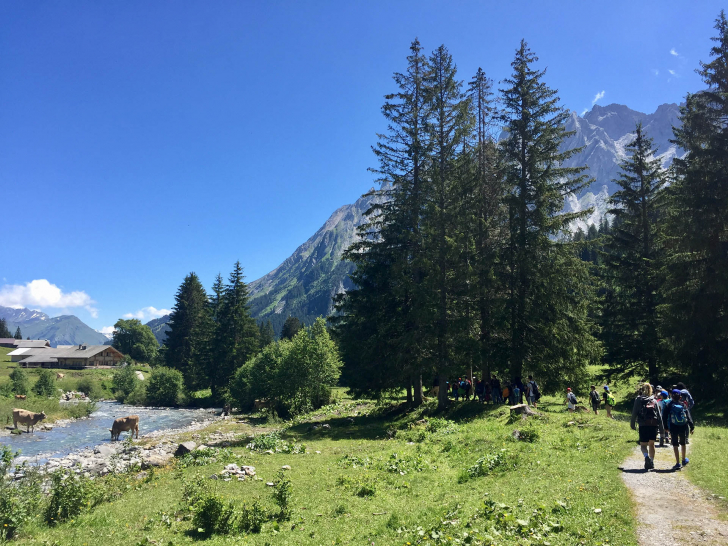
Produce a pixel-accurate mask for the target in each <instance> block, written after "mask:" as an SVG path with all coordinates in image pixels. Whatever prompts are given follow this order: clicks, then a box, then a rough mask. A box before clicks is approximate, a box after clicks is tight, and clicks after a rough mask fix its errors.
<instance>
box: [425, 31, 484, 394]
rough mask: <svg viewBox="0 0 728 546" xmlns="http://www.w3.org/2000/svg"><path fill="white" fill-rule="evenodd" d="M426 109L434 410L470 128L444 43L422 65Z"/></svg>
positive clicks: (448, 363)
mask: <svg viewBox="0 0 728 546" xmlns="http://www.w3.org/2000/svg"><path fill="white" fill-rule="evenodd" d="M425 83H426V85H427V94H428V102H429V104H428V107H429V110H430V125H429V139H430V145H429V169H428V175H429V176H428V178H429V181H430V182H429V188H428V189H429V191H428V192H427V195H426V197H427V206H426V207H425V214H424V218H423V221H422V223H423V227H424V229H425V242H424V245H425V247H426V255H427V260H428V262H429V263H431V264H432V265H433V268H432V271H431V272H430V275H429V276H428V281H429V282H428V289H427V293H429V294H430V295H431V298H430V300H431V301H430V306H431V307H432V309H433V310H434V314H435V317H434V326H435V328H434V332H433V336H432V340H433V342H434V343H433V352H434V363H435V371H436V373H437V376H438V378H439V384H440V385H439V386H440V391H439V392H440V394H439V398H438V407H439V408H444V407H445V406H446V405H447V400H448V399H447V388H446V382H447V377H448V375H449V374H450V373H451V372H452V371H453V355H452V354H451V347H450V342H451V335H452V332H451V329H450V327H449V326H450V325H449V319H450V316H449V309H450V307H451V302H450V300H451V297H452V292H453V287H452V285H451V280H452V277H449V276H448V272H449V270H450V269H451V267H452V264H453V263H454V262H455V259H456V258H455V256H456V253H457V250H458V249H457V248H456V247H455V246H454V245H453V239H452V237H451V236H450V235H452V232H453V224H454V223H456V222H457V211H458V208H459V207H458V198H460V197H462V195H463V192H462V190H461V188H460V187H459V186H461V185H462V182H463V176H464V172H463V169H462V168H461V165H459V161H458V160H459V159H460V152H461V151H462V149H463V146H464V144H465V141H466V139H467V138H468V136H469V133H470V130H471V121H472V118H471V116H469V100H468V98H467V97H466V95H465V94H464V93H463V90H462V82H461V81H459V80H458V79H457V67H456V66H455V63H454V61H453V59H452V55H450V52H449V51H448V50H447V48H446V47H445V46H444V45H441V46H440V47H438V48H437V49H436V50H435V51H434V52H433V53H432V55H431V56H430V58H429V59H428V63H427V77H426V78H425Z"/></svg>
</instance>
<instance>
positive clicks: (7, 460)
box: [0, 445, 43, 542]
mask: <svg viewBox="0 0 728 546" xmlns="http://www.w3.org/2000/svg"><path fill="white" fill-rule="evenodd" d="M18 455H20V452H17V453H13V452H12V450H11V449H10V448H9V447H7V446H4V445H0V542H4V541H5V540H9V539H11V538H13V537H14V536H15V535H16V534H17V533H18V531H19V530H20V529H21V528H22V527H23V526H24V525H25V524H27V523H29V522H30V521H31V520H32V519H33V517H34V516H35V515H36V512H37V511H38V508H39V507H40V503H41V500H42V498H43V495H42V492H41V477H40V474H39V473H38V471H37V469H36V468H33V467H28V466H25V464H23V465H22V466H20V467H19V468H18V470H19V471H20V472H22V473H23V474H25V478H24V479H23V480H21V481H19V482H17V483H13V482H12V481H11V480H8V479H5V474H6V473H7V472H8V470H9V469H10V465H11V464H12V462H13V458H14V457H17V456H18Z"/></svg>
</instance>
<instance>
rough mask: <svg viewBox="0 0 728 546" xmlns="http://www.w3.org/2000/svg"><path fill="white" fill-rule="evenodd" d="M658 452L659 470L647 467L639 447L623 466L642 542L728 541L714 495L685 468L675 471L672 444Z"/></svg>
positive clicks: (645, 544)
mask: <svg viewBox="0 0 728 546" xmlns="http://www.w3.org/2000/svg"><path fill="white" fill-rule="evenodd" d="M656 451H657V454H656V455H655V470H651V471H649V472H647V471H645V470H644V461H645V459H644V457H643V456H642V452H641V451H640V448H639V446H638V447H636V448H635V450H634V452H633V453H632V454H631V455H630V456H629V457H628V458H627V459H626V460H625V462H624V465H623V467H622V479H623V480H624V483H625V484H626V485H627V487H628V488H629V490H630V491H631V492H632V498H633V499H634V502H635V505H636V508H637V522H638V527H637V538H638V540H639V544H640V545H642V546H648V545H649V546H654V544H659V543H662V542H664V541H665V540H667V541H668V542H669V543H670V544H684V545H693V544H700V545H722V546H725V545H726V544H728V520H726V519H725V517H724V518H723V519H721V518H720V515H719V514H720V510H719V508H718V507H717V506H716V504H715V502H714V501H712V500H711V499H712V497H711V495H710V494H709V493H706V492H705V491H704V490H702V489H700V488H699V487H697V486H695V485H693V484H692V483H691V482H690V481H688V479H687V478H686V477H685V475H684V473H683V471H679V472H673V471H672V470H671V468H672V465H674V464H675V457H674V454H673V451H672V446H670V447H668V448H658V449H657V450H656ZM688 457H690V452H689V450H688ZM675 492H679V493H678V494H674V493H675Z"/></svg>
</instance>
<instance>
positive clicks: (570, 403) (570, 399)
mask: <svg viewBox="0 0 728 546" xmlns="http://www.w3.org/2000/svg"><path fill="white" fill-rule="evenodd" d="M578 403H579V402H578V401H577V399H576V395H575V394H574V393H573V392H571V387H567V389H566V407H567V408H569V413H574V411H576V405H577V404H578Z"/></svg>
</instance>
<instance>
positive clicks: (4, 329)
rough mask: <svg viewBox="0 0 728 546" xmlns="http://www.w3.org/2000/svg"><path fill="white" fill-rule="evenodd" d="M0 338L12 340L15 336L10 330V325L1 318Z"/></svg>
mask: <svg viewBox="0 0 728 546" xmlns="http://www.w3.org/2000/svg"><path fill="white" fill-rule="evenodd" d="M0 337H4V338H11V337H13V335H12V334H11V333H10V330H8V323H7V322H5V319H4V318H0Z"/></svg>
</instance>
